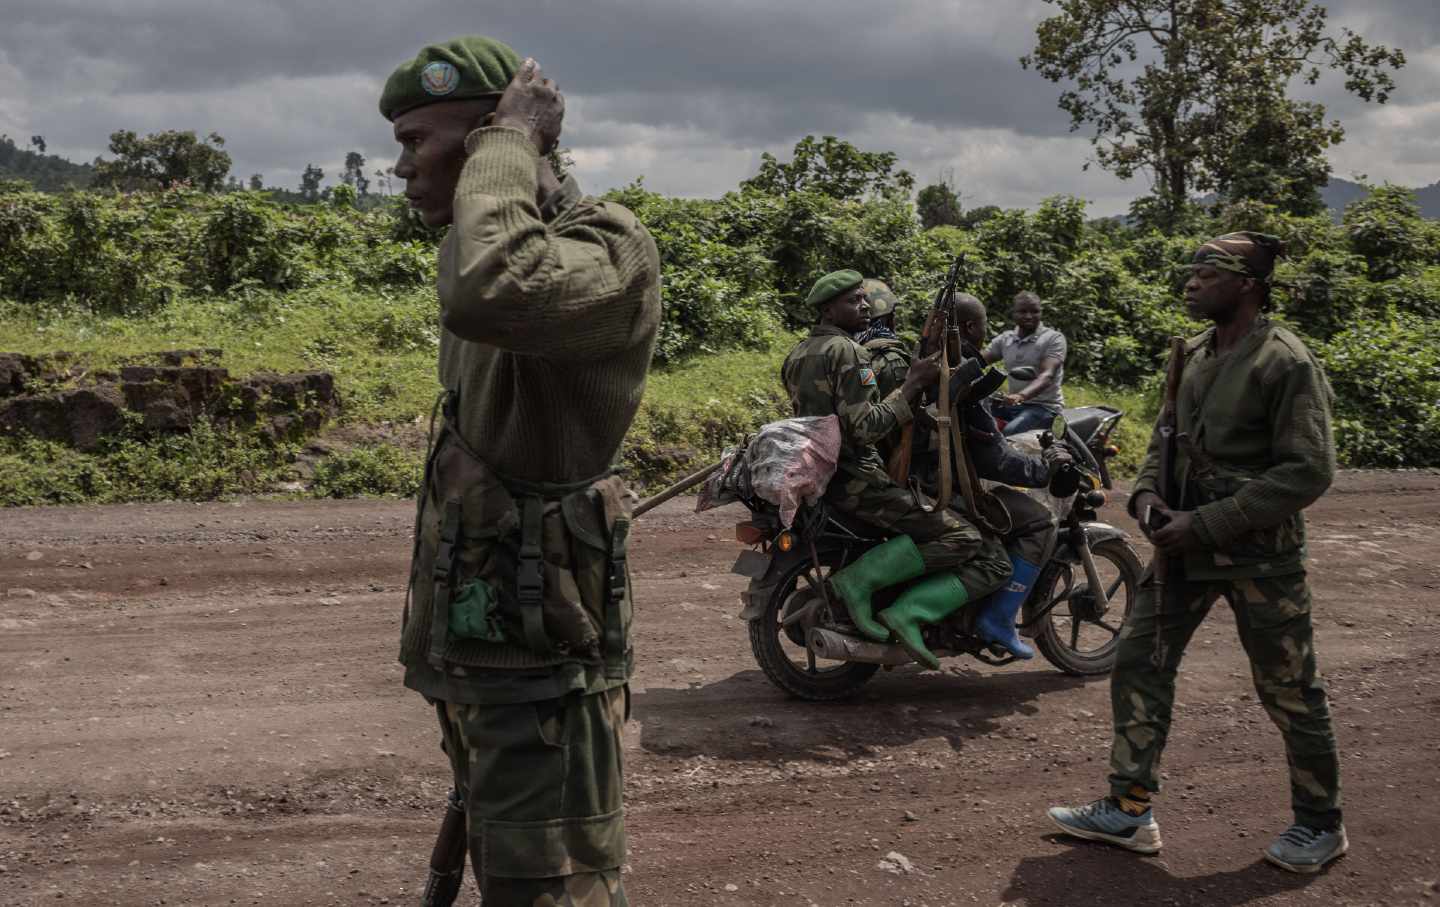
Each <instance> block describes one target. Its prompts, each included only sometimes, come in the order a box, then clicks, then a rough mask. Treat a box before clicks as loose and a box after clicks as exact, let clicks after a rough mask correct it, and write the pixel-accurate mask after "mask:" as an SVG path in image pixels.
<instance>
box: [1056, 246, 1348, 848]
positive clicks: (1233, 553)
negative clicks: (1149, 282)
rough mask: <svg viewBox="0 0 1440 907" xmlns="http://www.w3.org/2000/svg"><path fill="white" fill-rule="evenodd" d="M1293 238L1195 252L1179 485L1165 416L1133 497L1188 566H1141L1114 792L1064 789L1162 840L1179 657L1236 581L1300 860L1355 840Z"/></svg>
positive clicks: (1114, 683)
mask: <svg viewBox="0 0 1440 907" xmlns="http://www.w3.org/2000/svg"><path fill="white" fill-rule="evenodd" d="M1283 252H1284V244H1283V243H1282V242H1281V240H1280V239H1279V238H1277V237H1274V236H1269V235H1267V234H1264V233H1250V232H1241V233H1227V234H1225V235H1224V236H1218V237H1216V238H1215V239H1212V240H1210V241H1209V242H1207V243H1204V244H1203V245H1201V246H1200V248H1199V249H1197V250H1196V252H1195V255H1194V258H1193V259H1192V260H1191V275H1190V279H1189V280H1188V281H1187V282H1186V284H1185V303H1186V307H1187V308H1188V309H1189V312H1190V315H1191V317H1194V318H1200V319H1204V320H1207V321H1210V322H1212V326H1211V327H1210V328H1209V329H1207V330H1206V331H1204V332H1203V333H1201V334H1199V335H1197V336H1195V337H1192V338H1190V340H1189V342H1188V343H1187V344H1186V346H1185V370H1184V373H1183V377H1182V379H1181V382H1180V389H1179V398H1178V405H1177V407H1176V417H1177V423H1178V424H1177V426H1176V428H1177V431H1178V435H1177V437H1178V438H1179V441H1180V445H1179V455H1178V456H1177V457H1176V458H1175V462H1174V463H1173V464H1172V465H1171V469H1172V472H1173V479H1174V480H1175V484H1177V485H1178V486H1179V488H1180V489H1181V491H1180V496H1181V498H1182V500H1172V501H1165V500H1162V499H1161V498H1160V496H1159V494H1158V491H1157V489H1158V488H1159V487H1161V483H1160V479H1159V471H1160V459H1161V458H1160V440H1159V437H1160V435H1159V429H1158V426H1157V429H1156V433H1155V435H1154V436H1152V438H1151V442H1150V449H1149V450H1148V451H1147V453H1146V456H1145V462H1144V463H1143V464H1142V465H1141V467H1140V474H1139V475H1138V476H1137V477H1136V479H1135V485H1134V488H1133V490H1132V491H1131V494H1130V515H1131V516H1133V517H1136V518H1137V519H1138V520H1139V521H1140V529H1141V531H1142V532H1144V533H1145V535H1146V536H1147V537H1148V538H1149V539H1150V540H1151V542H1153V543H1154V544H1155V547H1156V548H1157V549H1158V550H1159V553H1160V554H1161V555H1162V556H1166V557H1170V558H1172V559H1173V561H1172V562H1178V563H1177V566H1179V563H1183V567H1184V569H1183V575H1182V576H1181V577H1178V578H1177V577H1175V576H1174V575H1172V576H1171V578H1170V579H1169V580H1168V581H1167V582H1166V584H1165V587H1164V588H1165V595H1164V597H1163V598H1162V597H1161V596H1160V595H1159V594H1157V586H1156V584H1154V583H1153V582H1150V581H1147V582H1144V583H1142V584H1141V586H1140V594H1139V596H1138V598H1137V599H1136V602H1135V607H1134V609H1133V610H1132V611H1131V613H1130V615H1129V616H1128V617H1127V618H1126V620H1125V626H1124V629H1123V630H1122V632H1121V634H1120V646H1119V650H1118V652H1117V653H1116V656H1115V659H1116V660H1115V668H1114V671H1113V673H1112V674H1111V677H1110V703H1111V710H1112V715H1113V723H1114V735H1113V738H1112V743H1111V747H1110V792H1109V795H1108V796H1105V797H1102V798H1100V799H1099V800H1096V801H1094V802H1093V803H1090V804H1088V805H1085V806H1079V807H1054V808H1052V809H1051V810H1050V818H1051V819H1052V820H1053V821H1054V822H1055V823H1056V824H1058V825H1059V826H1060V828H1061V829H1062V830H1064V831H1065V832H1067V833H1069V834H1072V835H1075V836H1077V837H1081V838H1088V839H1091V840H1097V841H1104V842H1107V843H1110V844H1115V845H1117V846H1119V847H1123V848H1125V849H1127V850H1133V851H1138V852H1140V853H1155V852H1156V851H1158V850H1159V849H1160V845H1161V842H1160V828H1159V825H1158V824H1157V823H1156V821H1155V818H1154V810H1153V809H1152V807H1151V802H1150V801H1151V798H1152V796H1153V795H1155V794H1157V793H1158V792H1159V791H1160V780H1161V774H1162V773H1161V771H1160V756H1161V753H1163V752H1164V749H1165V742H1166V740H1167V739H1168V737H1169V734H1170V724H1171V716H1172V712H1173V709H1174V704H1175V681H1176V672H1177V670H1178V669H1179V666H1180V659H1181V658H1182V657H1183V656H1184V654H1185V648H1186V646H1187V645H1189V643H1190V640H1191V639H1192V638H1193V636H1194V634H1195V631H1196V630H1197V629H1199V627H1200V624H1201V622H1202V621H1204V620H1205V617H1206V615H1207V614H1209V612H1210V609H1211V607H1212V606H1213V605H1214V604H1215V603H1216V602H1217V601H1219V600H1221V599H1224V600H1225V601H1226V603H1227V604H1228V605H1229V606H1230V610H1231V611H1233V612H1234V614H1235V625H1236V629H1237V630H1238V631H1239V635H1240V643H1241V648H1243V649H1244V651H1245V655H1246V657H1247V659H1248V660H1249V662H1250V673H1251V676H1252V678H1253V680H1254V683H1255V693H1256V696H1257V698H1258V699H1259V701H1260V702H1261V704H1263V705H1264V707H1265V711H1266V712H1267V713H1269V715H1270V719H1271V720H1272V721H1273V722H1274V723H1275V725H1276V727H1277V728H1278V729H1279V731H1280V734H1281V736H1282V737H1283V738H1284V741H1285V756H1286V762H1287V763H1288V765H1289V769H1290V772H1289V773H1290V804H1291V809H1292V811H1293V813H1294V818H1295V821H1294V824H1293V825H1291V826H1290V827H1289V828H1288V829H1286V830H1285V831H1283V832H1281V833H1280V835H1279V836H1278V837H1277V838H1276V839H1275V840H1274V842H1272V843H1271V844H1270V846H1269V847H1268V848H1266V850H1265V859H1266V860H1268V861H1270V862H1271V863H1273V864H1275V865H1276V866H1279V867H1280V868H1282V869H1286V870H1289V871H1291V872H1300V873H1312V872H1319V871H1320V870H1321V869H1322V868H1324V867H1325V865H1326V864H1328V863H1330V862H1331V861H1332V860H1334V859H1336V858H1338V857H1340V856H1341V855H1343V854H1344V853H1345V851H1346V850H1347V849H1348V848H1349V840H1348V838H1347V837H1346V834H1345V826H1344V824H1343V822H1342V814H1341V804H1340V758H1339V748H1338V747H1337V746H1336V744H1335V731H1334V726H1333V723H1332V721H1331V718H1330V704H1329V701H1328V699H1327V697H1326V695H1325V684H1324V681H1323V680H1322V679H1321V677H1320V671H1319V668H1318V667H1317V666H1316V659H1315V633H1314V628H1313V626H1312V625H1311V617H1310V605H1311V600H1310V585H1309V582H1308V581H1307V580H1306V576H1305V518H1304V514H1303V513H1302V511H1303V510H1304V509H1305V508H1306V507H1308V506H1309V505H1310V504H1312V503H1314V501H1315V500H1316V499H1318V498H1319V497H1320V496H1321V495H1322V494H1324V493H1325V490H1326V489H1327V488H1328V487H1329V486H1330V482H1331V480H1332V479H1333V478H1334V475H1335V443H1334V439H1333V436H1332V431H1331V415H1330V407H1331V404H1332V400H1333V394H1332V392H1331V390H1330V383H1329V381H1328V380H1327V379H1326V377H1325V372H1324V371H1323V370H1322V368H1321V367H1320V363H1319V361H1317V360H1316V358H1315V356H1314V355H1313V354H1312V353H1311V352H1310V351H1309V350H1308V349H1307V348H1306V347H1305V344H1304V343H1303V342H1302V341H1301V340H1300V338H1299V337H1297V336H1296V335H1295V334H1294V333H1292V332H1291V331H1290V330H1288V329H1287V328H1285V327H1284V326H1283V325H1281V324H1279V323H1277V322H1275V321H1272V320H1271V319H1270V318H1269V317H1268V316H1267V315H1266V314H1265V313H1266V311H1267V310H1268V308H1269V305H1270V289H1271V278H1272V275H1273V274H1274V270H1275V261H1276V259H1277V258H1279V257H1280V256H1281V255H1282V254H1283Z"/></svg>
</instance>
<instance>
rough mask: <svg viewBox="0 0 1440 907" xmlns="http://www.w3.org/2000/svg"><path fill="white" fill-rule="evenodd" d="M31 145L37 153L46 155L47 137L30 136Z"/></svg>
mask: <svg viewBox="0 0 1440 907" xmlns="http://www.w3.org/2000/svg"><path fill="white" fill-rule="evenodd" d="M30 144H31V145H32V146H33V147H34V148H35V151H36V152H38V153H39V154H44V153H45V147H46V146H45V136H43V135H32V136H30Z"/></svg>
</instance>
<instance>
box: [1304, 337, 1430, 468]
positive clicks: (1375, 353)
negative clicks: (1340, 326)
mask: <svg viewBox="0 0 1440 907" xmlns="http://www.w3.org/2000/svg"><path fill="white" fill-rule="evenodd" d="M1316 352H1317V354H1318V355H1319V356H1320V358H1321V359H1322V361H1323V362H1324V364H1325V369H1326V372H1327V374H1328V375H1329V377H1330V384H1331V386H1332V387H1333V388H1334V389H1335V393H1336V395H1337V397H1338V398H1339V399H1338V402H1337V405H1336V408H1335V416H1336V432H1335V434H1336V445H1337V447H1338V448H1339V453H1340V457H1341V459H1342V461H1343V462H1345V463H1347V464H1348V465H1351V466H1433V465H1435V464H1436V463H1440V322H1437V321H1435V320H1426V319H1421V318H1417V317H1414V316H1400V317H1394V318H1386V319H1375V320H1367V321H1359V322H1357V323H1356V324H1355V325H1354V326H1353V327H1351V328H1350V329H1348V330H1345V331H1342V332H1341V333H1339V334H1336V335H1335V336H1334V337H1333V338H1331V340H1330V341H1329V342H1328V343H1326V344H1324V345H1323V346H1321V347H1320V348H1319V349H1318V350H1317V351H1316Z"/></svg>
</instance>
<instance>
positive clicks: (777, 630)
mask: <svg viewBox="0 0 1440 907" xmlns="http://www.w3.org/2000/svg"><path fill="white" fill-rule="evenodd" d="M836 559H837V558H836V556H835V555H822V556H821V558H820V560H821V568H820V570H819V571H817V570H816V569H815V567H814V565H813V564H811V563H810V562H809V561H802V562H800V563H797V564H796V565H795V566H794V567H792V568H790V570H788V571H786V572H785V574H784V575H782V576H781V577H780V581H779V582H777V583H776V584H775V585H774V586H773V587H772V588H771V589H770V597H769V600H768V601H767V602H766V603H765V613H764V614H762V615H761V616H760V617H759V618H758V619H756V620H752V621H750V649H751V651H752V652H754V653H755V661H756V662H757V663H758V664H759V665H760V670H762V671H764V672H765V676H766V677H768V678H769V679H770V682H771V683H773V684H775V686H777V687H779V688H780V689H782V690H784V691H785V692H787V693H789V694H790V695H791V696H795V697H798V698H800V699H808V700H811V701H813V702H821V701H825V700H830V699H844V698H845V697H847V696H852V695H854V694H855V692H856V691H857V690H859V689H860V688H861V687H862V686H864V685H865V682H866V681H867V680H869V679H870V678H871V677H873V676H874V675H875V672H876V671H878V670H880V666H879V665H873V664H864V663H861V662H818V660H817V659H816V658H815V656H814V653H812V652H811V651H810V650H809V648H807V647H806V646H805V644H804V639H805V634H806V632H807V631H808V630H809V628H810V627H811V626H813V625H814V624H815V622H816V621H817V620H819V619H820V618H821V617H823V616H826V615H825V613H824V612H825V609H826V607H827V606H826V605H824V604H820V605H818V608H817V611H816V614H815V615H813V616H812V617H811V619H810V620H808V621H803V622H802V623H797V624H791V625H790V626H788V627H786V626H784V625H782V623H781V621H782V620H784V618H785V617H786V616H787V615H790V614H793V613H795V612H796V611H798V610H799V609H800V608H803V607H806V606H808V605H810V604H812V603H814V601H815V596H816V595H817V593H816V592H815V589H817V588H818V587H819V584H820V583H823V582H824V581H825V579H826V578H828V577H829V575H830V573H831V572H832V571H833V570H834V569H835V568H836V567H838V566H839V564H838V563H832V561H835V560H836ZM833 607H837V608H839V607H842V606H841V605H840V604H839V603H838V602H837V603H835V604H834V606H833ZM830 618H831V620H838V616H835V615H830ZM827 622H828V621H827ZM802 624H803V625H802ZM822 665H828V667H822Z"/></svg>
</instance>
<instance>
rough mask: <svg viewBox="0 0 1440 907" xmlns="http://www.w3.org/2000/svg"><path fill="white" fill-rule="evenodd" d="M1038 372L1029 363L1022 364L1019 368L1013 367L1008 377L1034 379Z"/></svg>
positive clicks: (1016, 379)
mask: <svg viewBox="0 0 1440 907" xmlns="http://www.w3.org/2000/svg"><path fill="white" fill-rule="evenodd" d="M1036 374H1038V373H1037V372H1036V371H1035V369H1034V367H1033V366H1029V365H1022V366H1020V367H1019V368H1012V369H1011V370H1010V371H1009V372H1008V373H1007V375H1008V377H1010V378H1011V379H1013V380H1015V381H1034V380H1035V375H1036Z"/></svg>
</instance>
